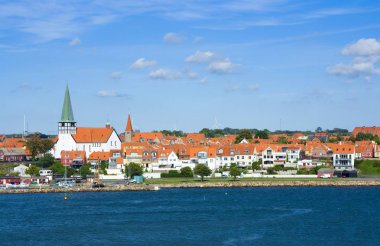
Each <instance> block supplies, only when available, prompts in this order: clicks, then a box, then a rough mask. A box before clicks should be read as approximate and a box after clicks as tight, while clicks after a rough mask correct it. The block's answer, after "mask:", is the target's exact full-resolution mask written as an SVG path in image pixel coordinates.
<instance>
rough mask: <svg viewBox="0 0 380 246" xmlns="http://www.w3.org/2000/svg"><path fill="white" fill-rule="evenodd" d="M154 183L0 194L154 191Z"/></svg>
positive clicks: (34, 189) (1, 192) (12, 190)
mask: <svg viewBox="0 0 380 246" xmlns="http://www.w3.org/2000/svg"><path fill="white" fill-rule="evenodd" d="M152 190H154V186H153V185H144V184H141V185H138V184H135V185H118V186H109V187H107V186H106V187H103V188H92V187H89V186H82V187H72V188H59V187H48V188H41V189H39V188H31V189H6V190H0V194H24V193H72V192H117V191H152Z"/></svg>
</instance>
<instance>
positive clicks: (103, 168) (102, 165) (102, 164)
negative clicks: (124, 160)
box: [100, 161, 108, 175]
mask: <svg viewBox="0 0 380 246" xmlns="http://www.w3.org/2000/svg"><path fill="white" fill-rule="evenodd" d="M107 168H108V163H107V162H106V161H101V162H100V173H102V174H105V175H107V170H106V169H107Z"/></svg>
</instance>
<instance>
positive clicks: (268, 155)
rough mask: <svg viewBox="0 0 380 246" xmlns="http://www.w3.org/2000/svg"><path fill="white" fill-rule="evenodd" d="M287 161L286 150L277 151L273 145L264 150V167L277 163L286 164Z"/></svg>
mask: <svg viewBox="0 0 380 246" xmlns="http://www.w3.org/2000/svg"><path fill="white" fill-rule="evenodd" d="M285 163H286V152H281V151H279V152H277V151H275V150H273V149H272V148H271V147H268V148H266V149H265V150H264V151H263V152H262V165H263V168H268V167H273V166H275V165H284V164H285Z"/></svg>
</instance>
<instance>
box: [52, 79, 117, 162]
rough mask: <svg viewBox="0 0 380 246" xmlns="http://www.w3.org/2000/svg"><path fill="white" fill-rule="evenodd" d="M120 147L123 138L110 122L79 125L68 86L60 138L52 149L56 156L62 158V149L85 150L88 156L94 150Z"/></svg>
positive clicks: (59, 127) (99, 150)
mask: <svg viewBox="0 0 380 246" xmlns="http://www.w3.org/2000/svg"><path fill="white" fill-rule="evenodd" d="M120 149H121V140H120V138H119V137H118V135H117V133H116V131H115V129H113V128H112V127H111V126H110V125H109V124H108V123H107V125H106V126H105V127H77V122H76V121H75V120H74V113H73V109H72V106H71V99H70V92H69V87H68V86H66V92H65V98H64V102H63V108H62V115H61V120H60V121H59V122H58V138H57V141H56V143H55V145H54V148H53V149H52V154H53V155H54V157H55V158H56V159H60V158H61V152H62V151H84V152H85V153H86V158H88V157H89V156H90V155H91V154H92V153H93V152H109V151H111V150H120Z"/></svg>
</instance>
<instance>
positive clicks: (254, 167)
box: [252, 161, 261, 170]
mask: <svg viewBox="0 0 380 246" xmlns="http://www.w3.org/2000/svg"><path fill="white" fill-rule="evenodd" d="M260 167H261V165H260V162H259V161H255V162H252V170H260Z"/></svg>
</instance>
